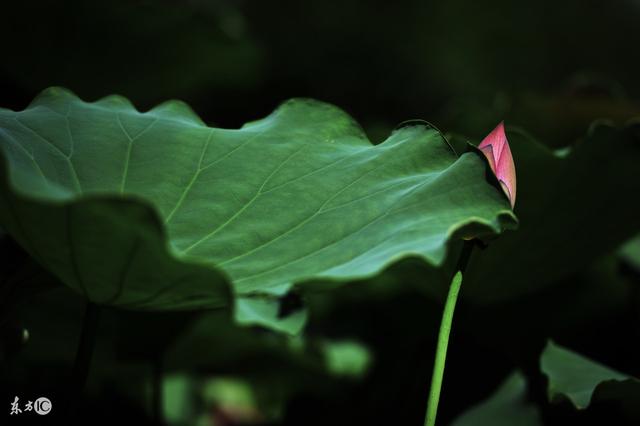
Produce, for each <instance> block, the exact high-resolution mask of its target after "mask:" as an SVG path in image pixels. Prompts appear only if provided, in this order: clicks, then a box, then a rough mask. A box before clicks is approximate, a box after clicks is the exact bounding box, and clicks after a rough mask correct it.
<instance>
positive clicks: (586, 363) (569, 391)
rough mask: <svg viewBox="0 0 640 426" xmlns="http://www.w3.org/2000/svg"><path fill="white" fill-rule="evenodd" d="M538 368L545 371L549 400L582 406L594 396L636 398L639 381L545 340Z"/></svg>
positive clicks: (592, 399)
mask: <svg viewBox="0 0 640 426" xmlns="http://www.w3.org/2000/svg"><path fill="white" fill-rule="evenodd" d="M540 369H541V370H542V372H543V373H544V374H546V376H547V378H548V380H549V382H548V394H549V400H550V401H552V402H556V401H561V400H563V399H568V400H569V401H571V403H572V404H573V405H574V406H575V407H576V408H578V409H584V408H587V407H588V406H589V404H590V403H591V402H592V401H594V400H596V399H609V400H612V399H624V398H626V397H634V399H635V402H636V404H635V405H636V407H637V402H638V401H640V399H639V397H640V380H638V379H636V378H634V377H631V376H628V375H626V374H623V373H620V372H618V371H615V370H613V369H611V368H609V367H606V366H604V365H602V364H600V363H598V362H595V361H592V360H590V359H588V358H585V357H583V356H582V355H580V354H577V353H575V352H573V351H570V350H568V349H566V348H563V347H561V346H559V345H556V344H555V343H553V342H551V341H549V342H547V346H546V348H545V349H544V351H543V353H542V357H541V358H540Z"/></svg>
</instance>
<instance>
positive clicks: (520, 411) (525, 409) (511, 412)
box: [452, 371, 543, 426]
mask: <svg viewBox="0 0 640 426" xmlns="http://www.w3.org/2000/svg"><path fill="white" fill-rule="evenodd" d="M542 424H543V423H542V418H541V416H540V411H539V410H538V408H536V406H535V405H534V404H533V403H531V402H529V401H527V382H526V379H525V377H524V376H523V375H522V373H520V372H518V371H516V372H514V373H512V374H511V375H510V376H509V377H507V379H505V381H504V382H503V383H502V384H501V385H500V387H499V388H498V389H497V390H496V391H495V393H494V394H493V395H491V396H490V397H489V398H488V399H487V400H485V401H483V402H481V403H479V404H478V405H476V406H474V407H472V408H470V409H469V410H467V411H465V412H464V413H463V414H462V415H461V416H460V417H458V418H457V419H455V420H454V421H453V423H452V426H477V425H492V426H501V425H504V426H512V425H522V426H541V425H542Z"/></svg>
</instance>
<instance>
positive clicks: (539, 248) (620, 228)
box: [464, 123, 640, 304]
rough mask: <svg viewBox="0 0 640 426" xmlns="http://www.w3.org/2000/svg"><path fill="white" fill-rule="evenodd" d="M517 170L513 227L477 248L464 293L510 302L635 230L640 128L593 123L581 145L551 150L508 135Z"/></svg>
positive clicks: (639, 210)
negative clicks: (517, 224) (516, 224)
mask: <svg viewBox="0 0 640 426" xmlns="http://www.w3.org/2000/svg"><path fill="white" fill-rule="evenodd" d="M508 138H509V142H510V145H511V150H512V153H513V158H514V161H515V164H516V169H517V173H518V200H517V202H516V207H515V212H516V214H517V215H518V219H519V220H520V227H519V228H518V232H512V233H508V234H505V235H504V236H502V237H501V238H499V239H497V240H496V241H492V242H491V243H490V244H489V246H488V248H487V249H486V250H483V251H478V250H476V251H475V253H474V255H473V256H472V258H471V262H470V264H469V268H468V270H467V274H466V277H465V279H466V281H465V293H464V297H465V299H466V300H467V301H473V302H474V303H477V304H489V303H495V302H502V301H507V300H512V299H514V298H518V297H523V296H525V295H528V294H531V293H535V292H539V291H541V290H543V289H545V288H548V287H549V286H550V285H553V284H554V283H557V282H560V281H561V280H565V279H567V278H568V277H570V276H571V275H574V274H576V273H578V272H580V271H582V270H583V269H584V268H586V267H588V265H590V264H591V263H593V261H595V260H596V259H598V258H600V257H602V256H604V255H606V254H608V253H610V252H611V251H613V250H615V249H616V248H618V247H619V246H620V245H622V244H623V243H624V242H625V241H627V240H628V239H629V238H631V237H632V236H634V235H636V234H637V233H638V231H640V221H638V217H640V201H639V200H638V197H636V196H635V195H634V194H638V193H640V179H638V164H640V125H637V124H636V125H629V126H627V127H625V128H621V129H616V128H613V127H611V126H609V125H605V124H602V123H599V124H595V125H594V126H592V128H591V129H590V130H589V132H588V134H587V135H586V137H585V138H584V140H583V141H581V143H579V144H577V145H576V146H574V147H573V148H572V149H570V150H565V151H562V152H553V151H550V150H549V149H548V148H546V147H544V146H543V145H541V144H539V143H537V142H536V141H535V140H533V138H531V137H530V136H528V135H526V134H524V133H522V132H520V131H510V132H508Z"/></svg>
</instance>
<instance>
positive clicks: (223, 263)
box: [0, 88, 516, 309]
mask: <svg viewBox="0 0 640 426" xmlns="http://www.w3.org/2000/svg"><path fill="white" fill-rule="evenodd" d="M0 139H1V141H2V143H1V144H0V147H1V148H2V149H1V150H0V151H1V152H2V155H3V156H4V157H5V161H3V162H2V167H3V169H5V170H3V171H2V176H3V179H2V181H1V183H0V184H1V187H0V189H1V191H0V193H1V195H2V198H3V202H2V204H1V205H0V223H2V225H3V226H4V227H5V228H6V229H7V230H8V232H9V233H11V235H12V236H13V237H14V238H15V239H16V240H17V241H18V242H19V243H20V244H21V245H22V246H23V247H24V248H25V249H26V250H27V251H28V252H29V253H31V254H32V255H33V256H34V257H35V258H36V259H37V260H38V261H39V262H40V263H41V264H43V265H45V266H46V268H48V269H49V270H51V271H52V272H53V273H54V274H55V275H56V276H58V277H59V278H60V279H61V280H62V281H63V282H64V283H66V284H68V285H69V286H71V287H73V288H74V289H76V290H78V291H81V292H83V293H84V294H86V296H87V297H88V298H89V299H90V300H92V301H95V302H97V303H102V304H109V305H117V306H124V307H129V308H138V309H176V308H194V307H215V306H220V305H224V304H227V303H229V300H228V291H227V288H228V287H227V286H226V285H225V284H226V283H228V282H229V281H230V282H231V283H232V288H233V290H234V291H235V293H236V294H242V295H247V294H255V293H262V294H276V295H279V294H283V293H285V292H286V291H288V290H289V289H290V288H291V286H292V285H293V284H295V283H303V282H306V281H314V282H317V281H328V280H330V281H337V282H343V281H349V280H352V279H355V278H363V277H367V276H372V275H375V274H376V273H378V272H379V271H380V270H382V269H383V268H385V267H386V266H387V265H389V264H391V263H393V262H394V261H396V260H398V259H400V258H404V257H410V256H415V257H419V258H422V259H423V260H424V261H426V262H427V263H429V264H433V265H438V264H440V263H441V262H442V261H443V260H444V258H445V255H446V251H447V244H448V242H449V241H450V240H452V239H454V238H457V237H460V236H463V235H465V236H470V235H480V234H481V235H487V234H496V233H499V232H501V231H502V230H503V229H505V228H512V227H514V226H515V224H516V219H515V216H514V215H513V213H512V211H511V209H510V208H509V205H508V203H507V202H506V198H505V197H504V196H503V194H502V193H501V192H500V190H499V189H497V188H496V187H494V186H493V185H492V184H490V183H489V181H488V179H487V178H486V173H487V168H486V167H485V163H484V160H483V159H481V158H480V156H478V155H476V154H474V153H466V154H464V155H462V156H460V157H458V156H456V155H455V153H454V152H453V151H452V150H451V148H450V147H449V145H448V144H447V143H446V141H445V140H444V139H443V137H442V136H441V134H440V133H439V132H437V131H436V130H434V129H432V128H430V127H427V126H413V127H404V128H402V129H400V130H398V131H396V132H395V133H393V134H392V135H391V136H390V137H389V138H388V139H387V140H386V141H384V142H383V143H381V144H380V145H377V146H373V145H372V144H371V143H370V142H369V141H368V140H367V138H366V136H365V135H364V134H363V132H362V130H361V129H360V128H359V127H358V126H357V124H355V123H354V121H353V120H352V119H351V118H350V117H349V116H348V115H346V114H345V113H344V112H342V111H341V110H339V109H337V108H335V107H333V106H330V105H327V104H324V103H321V102H317V101H312V100H292V101H289V102H287V103H285V104H283V105H282V106H281V107H280V108H278V109H277V110H276V111H275V112H274V113H273V114H271V115H270V116H268V117H267V118H265V119H262V120H259V121H255V122H252V123H249V124H247V125H245V126H244V127H242V128H241V129H239V130H227V129H217V128H210V127H207V126H206V125H205V124H204V123H203V122H202V121H201V120H200V119H199V118H198V117H197V116H196V115H195V114H194V113H193V112H192V111H191V110H190V109H189V108H188V107H187V106H186V105H184V104H182V103H180V102H175V101H173V102H168V103H165V104H162V105H160V106H158V107H156V108H154V109H153V110H151V111H149V112H146V113H140V112H138V111H136V109H135V108H134V107H133V106H132V105H131V104H130V103H129V102H128V101H127V100H125V99H124V98H122V97H118V96H111V97H108V98H105V99H102V100H100V101H98V102H95V103H86V102H83V101H82V100H80V99H78V98H77V97H75V96H74V95H73V94H71V93H69V92H67V91H65V90H62V89H58V88H54V89H49V90H47V91H45V92H44V93H43V94H42V95H40V96H39V97H38V98H37V99H36V100H35V101H34V102H33V103H32V104H31V105H30V106H29V107H28V108H27V109H25V110H24V111H21V112H14V111H8V110H1V111H0Z"/></svg>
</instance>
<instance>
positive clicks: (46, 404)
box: [9, 396, 53, 416]
mask: <svg viewBox="0 0 640 426" xmlns="http://www.w3.org/2000/svg"><path fill="white" fill-rule="evenodd" d="M20 407H21V405H20V398H18V397H17V396H16V397H15V398H14V400H13V402H12V403H11V411H9V415H11V416H17V415H19V414H22V413H23V412H25V413H28V412H29V411H35V412H36V413H37V414H39V415H41V416H44V415H46V414H49V413H50V412H51V409H52V408H53V405H52V404H51V401H50V400H49V398H45V397H44V396H43V397H40V398H38V399H36V401H35V402H33V401H27V402H25V403H24V404H23V405H22V408H20Z"/></svg>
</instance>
